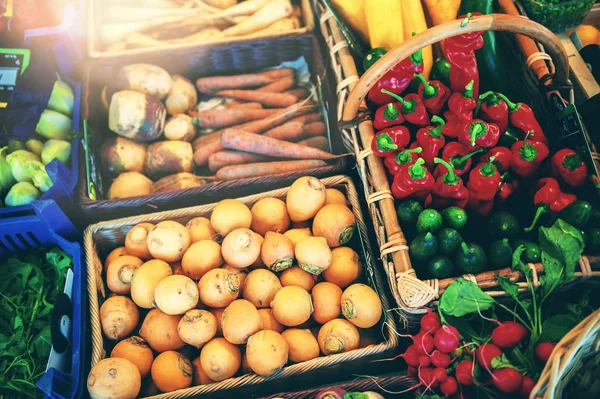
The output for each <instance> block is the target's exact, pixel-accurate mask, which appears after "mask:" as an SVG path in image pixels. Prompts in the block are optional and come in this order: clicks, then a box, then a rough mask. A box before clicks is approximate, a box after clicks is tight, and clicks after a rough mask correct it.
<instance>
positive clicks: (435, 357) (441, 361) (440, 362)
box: [431, 349, 452, 367]
mask: <svg viewBox="0 0 600 399" xmlns="http://www.w3.org/2000/svg"><path fill="white" fill-rule="evenodd" d="M451 361H452V359H450V355H448V354H446V353H442V352H440V351H439V350H437V349H436V350H434V351H433V353H432V354H431V363H433V365H434V366H435V367H448V366H449V365H450V362H451Z"/></svg>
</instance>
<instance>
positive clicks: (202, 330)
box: [177, 309, 220, 348]
mask: <svg viewBox="0 0 600 399" xmlns="http://www.w3.org/2000/svg"><path fill="white" fill-rule="evenodd" d="M217 324H220V321H218V320H217V319H216V318H215V316H214V315H213V314H212V313H211V312H209V311H207V310H201V309H192V310H188V311H187V312H186V313H185V315H183V317H182V318H181V320H179V324H178V325H177V332H178V333H179V337H180V338H181V340H182V341H183V342H185V343H186V344H189V345H192V346H195V347H196V348H200V347H202V345H204V344H206V343H207V342H208V341H210V340H211V339H213V338H214V337H215V335H216V334H217Z"/></svg>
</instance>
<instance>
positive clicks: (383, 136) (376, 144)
mask: <svg viewBox="0 0 600 399" xmlns="http://www.w3.org/2000/svg"><path fill="white" fill-rule="evenodd" d="M408 143H410V131H409V130H408V128H406V126H393V127H389V128H387V129H384V130H381V131H379V132H377V134H376V135H375V136H374V137H373V141H371V149H372V150H373V154H375V155H377V156H378V157H382V158H383V157H385V156H386V155H388V154H390V153H395V152H396V151H397V150H399V149H402V148H405V147H406V146H407V145H408Z"/></svg>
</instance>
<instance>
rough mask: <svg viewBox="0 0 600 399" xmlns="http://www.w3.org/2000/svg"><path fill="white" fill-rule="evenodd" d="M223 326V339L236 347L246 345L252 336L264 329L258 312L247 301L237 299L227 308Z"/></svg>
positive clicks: (222, 322)
mask: <svg viewBox="0 0 600 399" xmlns="http://www.w3.org/2000/svg"><path fill="white" fill-rule="evenodd" d="M221 324H222V327H223V337H224V338H225V339H226V340H227V341H229V342H231V343H232V344H236V345H241V344H245V343H246V342H248V338H250V336H251V335H253V334H254V333H256V332H258V331H260V330H261V328H262V320H261V318H260V315H259V314H258V310H257V309H256V307H255V306H254V305H253V304H252V303H251V302H249V301H247V300H245V299H237V300H235V301H233V302H232V303H231V304H230V305H229V306H227V308H225V312H224V313H223V318H222V321H221Z"/></svg>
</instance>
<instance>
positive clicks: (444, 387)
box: [440, 376, 458, 396]
mask: <svg viewBox="0 0 600 399" xmlns="http://www.w3.org/2000/svg"><path fill="white" fill-rule="evenodd" d="M440 390H441V391H442V393H443V394H444V395H446V396H450V395H454V394H455V393H456V392H458V383H457V382H456V379H455V378H454V377H452V376H448V378H446V379H445V380H444V382H442V384H441V385H440Z"/></svg>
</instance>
